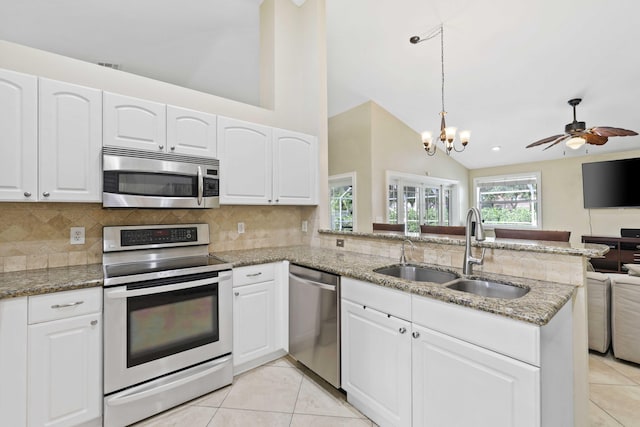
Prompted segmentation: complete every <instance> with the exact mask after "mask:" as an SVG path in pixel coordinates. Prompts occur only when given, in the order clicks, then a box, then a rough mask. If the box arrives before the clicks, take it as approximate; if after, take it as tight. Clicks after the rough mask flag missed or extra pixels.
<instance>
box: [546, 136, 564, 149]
mask: <svg viewBox="0 0 640 427" xmlns="http://www.w3.org/2000/svg"><path fill="white" fill-rule="evenodd" d="M569 138H571V135H560V138H558V139H556V140H555V141H553V144H551V145H547V146H546V147H545V148H544V150H542V151H545V150H548V149H549V148H551V147H553V146H554V145H556V144H560V143H561V142H562V141H564V140H566V139H569Z"/></svg>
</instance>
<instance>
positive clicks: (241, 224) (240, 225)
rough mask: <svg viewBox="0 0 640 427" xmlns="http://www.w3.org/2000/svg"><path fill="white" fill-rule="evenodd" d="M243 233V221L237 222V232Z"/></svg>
mask: <svg viewBox="0 0 640 427" xmlns="http://www.w3.org/2000/svg"><path fill="white" fill-rule="evenodd" d="M242 233H244V222H239V223H238V234H242Z"/></svg>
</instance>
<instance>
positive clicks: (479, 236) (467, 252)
mask: <svg viewBox="0 0 640 427" xmlns="http://www.w3.org/2000/svg"><path fill="white" fill-rule="evenodd" d="M474 216H475V217H476V232H475V235H476V241H477V242H481V241H483V240H484V239H485V236H484V227H482V218H481V217H480V211H479V210H478V208H475V207H473V208H471V209H469V212H467V227H466V230H465V236H464V237H465V243H464V265H463V266H462V273H463V274H464V275H465V276H468V275H471V274H473V264H476V265H482V263H483V261H484V251H485V249H486V248H482V254H481V255H480V258H474V257H473V256H472V255H471V222H472V221H473V217H474Z"/></svg>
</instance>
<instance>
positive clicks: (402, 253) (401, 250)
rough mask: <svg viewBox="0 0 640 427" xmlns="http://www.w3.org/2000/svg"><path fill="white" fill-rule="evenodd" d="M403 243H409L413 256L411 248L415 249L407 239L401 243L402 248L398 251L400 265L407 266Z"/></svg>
mask: <svg viewBox="0 0 640 427" xmlns="http://www.w3.org/2000/svg"><path fill="white" fill-rule="evenodd" d="M404 242H409V244H410V245H411V253H412V254H413V248H414V247H415V246H414V245H413V242H412V241H411V240H409V239H404V240H403V241H402V248H401V249H400V265H407V257H406V256H405V255H404Z"/></svg>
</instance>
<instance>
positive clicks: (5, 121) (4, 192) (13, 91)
mask: <svg viewBox="0 0 640 427" xmlns="http://www.w3.org/2000/svg"><path fill="white" fill-rule="evenodd" d="M37 156H38V79H37V78H36V77H35V76H30V75H27V74H21V73H15V72H13V71H7V70H0V200H2V201H29V200H37V192H38V163H37V158H38V157H37Z"/></svg>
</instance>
